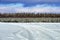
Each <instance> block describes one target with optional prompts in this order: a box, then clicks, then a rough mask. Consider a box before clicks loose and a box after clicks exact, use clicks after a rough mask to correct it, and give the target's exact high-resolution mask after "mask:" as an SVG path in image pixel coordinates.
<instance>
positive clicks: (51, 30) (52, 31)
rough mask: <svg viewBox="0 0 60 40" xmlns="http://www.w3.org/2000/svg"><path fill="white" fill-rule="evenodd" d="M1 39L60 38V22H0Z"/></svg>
mask: <svg viewBox="0 0 60 40" xmlns="http://www.w3.org/2000/svg"><path fill="white" fill-rule="evenodd" d="M0 40H60V23H0Z"/></svg>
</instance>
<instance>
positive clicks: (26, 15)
mask: <svg viewBox="0 0 60 40" xmlns="http://www.w3.org/2000/svg"><path fill="white" fill-rule="evenodd" d="M41 17H47V18H48V17H50V18H57V17H59V18H60V14H57V13H56V14H53V13H36V14H35V13H3V14H2V13H0V18H41Z"/></svg>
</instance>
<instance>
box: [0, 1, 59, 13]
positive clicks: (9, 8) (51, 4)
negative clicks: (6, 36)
mask: <svg viewBox="0 0 60 40" xmlns="http://www.w3.org/2000/svg"><path fill="white" fill-rule="evenodd" d="M0 12H1V13H21V12H31V13H32V12H34V13H38V12H39V13H46V12H47V13H60V0H0Z"/></svg>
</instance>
